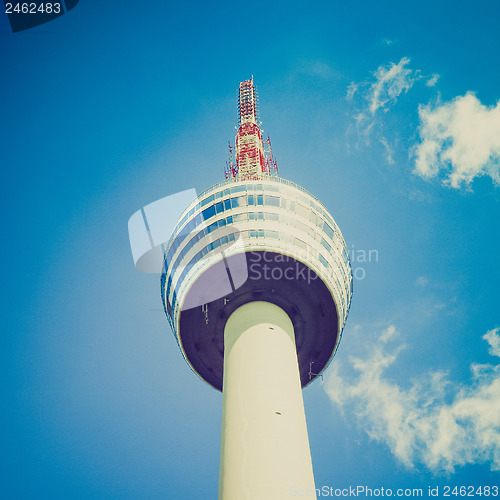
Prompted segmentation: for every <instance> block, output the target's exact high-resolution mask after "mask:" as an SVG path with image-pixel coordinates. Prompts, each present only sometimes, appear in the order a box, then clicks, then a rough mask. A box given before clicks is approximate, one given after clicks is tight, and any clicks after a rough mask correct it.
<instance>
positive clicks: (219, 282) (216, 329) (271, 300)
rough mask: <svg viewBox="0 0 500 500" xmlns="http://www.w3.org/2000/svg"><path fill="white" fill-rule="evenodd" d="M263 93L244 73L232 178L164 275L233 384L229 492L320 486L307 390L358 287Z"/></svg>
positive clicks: (228, 391) (195, 348)
mask: <svg viewBox="0 0 500 500" xmlns="http://www.w3.org/2000/svg"><path fill="white" fill-rule="evenodd" d="M257 102H258V101H257V92H256V89H255V87H254V84H253V79H250V80H247V81H244V82H242V83H240V86H239V92H238V104H239V106H238V108H239V127H238V130H237V134H236V140H235V147H234V151H233V148H230V153H231V157H230V159H229V161H228V164H227V166H226V180H224V181H222V182H219V183H218V184H215V185H214V186H212V187H210V188H209V189H207V190H206V191H204V192H202V193H201V194H200V195H199V196H198V197H197V199H195V200H193V201H192V203H191V204H190V205H189V206H188V207H187V208H186V209H185V211H184V212H183V214H182V215H181V217H180V219H179V222H178V223H177V226H176V227H175V229H174V230H173V232H172V236H171V238H170V240H169V242H168V244H167V245H166V248H165V260H164V268H163V273H162V277H161V293H162V299H163V304H164V308H165V312H166V314H167V318H168V320H169V323H170V325H171V327H172V330H173V332H174V335H175V338H176V340H177V343H178V345H179V348H180V350H181V352H182V354H183V356H184V358H185V359H186V361H187V363H188V364H189V366H190V367H191V368H192V369H193V371H194V372H195V373H196V374H197V375H198V376H199V377H200V378H202V379H203V380H204V381H205V382H207V383H208V384H209V385H211V386H212V387H214V388H215V389H217V390H219V391H222V392H223V415H222V442H221V463H220V479H219V499H225V500H237V499H240V498H241V499H243V498H244V499H247V498H248V499H256V500H263V499H267V498H269V499H271V498H272V499H273V500H275V499H280V498H288V497H289V496H290V495H291V494H293V491H294V490H293V488H296V489H297V491H298V490H299V489H300V490H302V491H305V490H314V478H313V473H312V465H311V457H310V452H309V444H308V437H307V428H306V424H305V414H304V407H303V401H302V393H301V388H302V387H304V386H306V385H308V384H309V383H311V382H312V381H313V380H314V379H315V378H316V377H317V376H318V375H320V374H321V373H322V371H323V370H324V369H325V368H326V367H327V366H328V364H329V362H330V361H331V360H332V358H333V356H334V354H335V351H336V349H337V347H338V345H339V342H340V338H341V334H342V330H343V328H344V324H345V322H346V319H347V315H348V312H349V306H350V302H351V296H352V271H351V265H350V262H349V258H348V253H347V249H346V245H345V242H344V239H343V237H342V234H341V232H340V230H339V228H338V226H337V224H336V223H335V221H334V220H333V218H332V217H331V215H330V214H329V213H328V210H327V209H326V208H325V206H324V205H323V204H322V203H321V202H320V201H319V200H318V199H317V198H315V197H314V196H313V195H312V194H310V193H309V192H307V191H306V190H305V189H303V188H302V187H300V186H298V185H297V184H294V183H293V182H290V181H288V180H285V179H282V178H280V177H278V175H277V166H276V161H275V160H274V158H273V156H272V153H271V144H270V140H269V138H268V139H267V140H266V141H264V140H263V138H262V132H261V130H260V127H259V122H258V112H257ZM233 153H234V156H233Z"/></svg>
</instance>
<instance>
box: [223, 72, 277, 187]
mask: <svg viewBox="0 0 500 500" xmlns="http://www.w3.org/2000/svg"><path fill="white" fill-rule="evenodd" d="M258 101H259V100H258V95H257V89H256V88H255V86H254V84H253V77H252V78H251V79H250V80H245V81H244V82H241V83H240V88H239V90H238V125H239V127H238V132H237V134H236V140H235V161H234V162H233V156H232V153H233V151H232V148H231V146H229V153H230V158H229V161H228V162H227V164H226V169H225V174H226V179H230V178H234V179H238V180H243V179H262V178H263V177H265V176H268V175H273V176H274V175H277V174H278V167H277V164H276V160H275V159H274V158H273V156H272V152H271V141H270V139H269V137H268V138H267V141H263V140H262V131H261V130H260V128H259V123H258V122H257V119H258ZM264 146H266V148H265V149H264Z"/></svg>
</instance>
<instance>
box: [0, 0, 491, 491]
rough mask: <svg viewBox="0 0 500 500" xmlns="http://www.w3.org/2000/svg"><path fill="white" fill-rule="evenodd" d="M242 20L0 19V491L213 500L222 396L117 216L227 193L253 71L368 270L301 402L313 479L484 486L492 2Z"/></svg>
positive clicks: (110, 11)
mask: <svg viewBox="0 0 500 500" xmlns="http://www.w3.org/2000/svg"><path fill="white" fill-rule="evenodd" d="M252 5H253V6H254V7H255V8H254V9H248V5H247V4H244V3H239V4H238V3H234V2H231V3H230V2H218V3H209V2H207V3H199V2H175V3H174V2H160V1H157V2H148V3H147V4H144V5H139V4H138V3H137V2H134V3H133V2H128V1H123V2H106V4H105V5H103V4H102V3H98V2H93V1H91V0H80V2H79V4H78V5H77V6H76V7H75V8H74V9H73V10H72V11H71V12H69V13H68V14H67V15H64V16H62V17H60V18H58V19H56V20H54V21H52V22H50V23H47V24H45V25H42V26H39V27H36V28H33V29H31V30H28V31H24V32H19V33H16V34H12V33H11V31H10V27H9V24H8V20H7V17H6V15H5V14H2V15H0V37H1V48H0V62H1V71H0V91H1V95H2V97H3V98H2V104H1V106H0V110H1V112H0V144H1V157H0V158H1V160H0V161H1V171H2V191H3V193H2V198H1V203H2V212H3V214H4V217H3V222H2V226H3V234H4V237H3V239H2V241H3V245H2V256H3V259H2V260H3V263H4V270H3V275H2V289H1V290H2V291H1V293H2V300H1V307H2V317H3V327H2V335H1V337H0V366H1V377H0V383H1V387H2V396H3V397H2V399H3V402H4V403H3V405H2V406H3V411H2V413H1V416H0V419H1V434H0V436H1V438H0V439H1V448H2V450H3V453H2V458H1V459H0V460H1V474H0V491H1V493H2V496H3V497H6V498H44V497H51V498H69V497H72V498H190V499H206V498H215V497H216V495H217V482H218V462H219V439H220V415H221V400H222V398H221V395H220V394H219V393H217V392H216V391H214V390H213V389H210V388H209V387H208V386H206V385H205V384H203V383H202V382H200V380H199V379H198V378H197V377H196V376H195V375H194V374H193V373H192V372H191V371H190V369H189V367H188V366H187V365H186V364H185V362H184V361H183V359H182V356H181V354H180V353H179V352H178V348H177V345H176V343H175V340H174V338H173V335H172V334H171V332H170V329H169V326H168V323H167V320H166V318H165V316H164V313H163V312H162V310H161V307H162V305H161V297H160V284H159V278H158V277H156V276H154V275H146V274H143V273H140V272H138V271H137V270H136V269H135V268H134V265H133V261H132V256H131V252H130V246H129V242H128V234H127V222H128V219H129V217H130V216H131V215H132V214H133V213H134V212H135V211H136V210H138V209H139V208H141V207H143V206H144V205H146V204H148V203H150V202H152V201H155V200H157V199H159V198H161V197H164V196H167V195H170V194H173V193H176V192H179V191H183V190H185V189H189V188H195V189H196V190H197V191H198V192H200V191H201V190H203V189H204V188H206V187H208V186H210V185H211V184H214V183H216V182H218V181H219V180H221V179H222V178H223V168H224V163H225V160H226V155H227V141H228V140H231V141H233V140H234V134H235V130H234V127H235V125H236V89H237V85H238V82H240V81H242V80H244V79H247V78H249V77H250V76H251V75H254V78H255V82H256V84H257V86H258V89H259V94H260V116H261V120H262V122H263V125H262V128H263V129H264V132H265V134H268V133H269V134H270V136H271V140H272V145H273V152H274V154H275V156H276V158H277V160H278V167H279V173H280V176H281V177H284V178H287V179H290V180H292V181H294V182H296V183H298V184H301V185H302V186H304V187H305V188H306V189H308V190H309V191H310V192H311V193H313V194H314V195H315V196H317V197H318V198H319V199H320V200H322V201H323V203H324V204H325V205H326V206H327V208H328V209H329V210H330V212H331V213H332V215H333V217H334V218H335V220H336V222H337V223H338V224H339V226H340V228H341V230H342V232H343V234H344V237H345V240H346V243H347V245H348V248H350V249H351V251H352V254H353V256H354V259H353V268H354V269H355V271H356V269H358V271H357V272H358V277H359V278H361V277H362V278H363V279H357V280H356V281H355V286H354V297H353V302H352V306H351V312H350V315H349V318H348V322H347V326H346V329H345V331H344V336H343V340H342V343H341V346H340V348H339V351H338V354H337V356H336V358H335V360H334V362H333V363H332V364H331V365H330V368H329V369H328V371H327V372H326V373H325V376H324V381H323V382H321V381H317V382H315V383H314V384H312V385H311V386H310V387H308V388H307V389H305V390H304V392H303V394H304V402H305V408H306V416H307V421H308V429H309V437H310V444H311V453H312V459H313V467H314V470H315V479H316V486H317V487H322V486H323V485H326V486H332V487H334V488H348V487H349V486H353V487H356V486H358V485H366V486H369V487H371V488H380V487H384V488H391V489H393V490H394V491H395V490H396V489H397V488H422V489H423V490H424V496H426V494H427V491H428V487H429V486H431V487H436V486H439V487H440V488H441V489H442V488H443V487H444V486H445V485H451V486H462V485H463V486H470V485H473V486H475V487H478V486H487V485H489V486H493V485H494V484H496V485H498V484H499V482H500V479H499V477H500V474H499V470H500V368H499V356H500V345H499V342H500V341H499V339H500V330H498V328H499V327H500V312H499V307H498V303H499V288H498V283H499V280H500V265H499V262H498V255H500V237H499V233H500V223H499V215H500V183H499V177H498V176H499V171H500V139H499V137H500V108H499V105H498V102H499V100H500V90H499V81H500V66H499V65H498V61H497V59H498V51H499V49H500V34H499V32H498V29H497V23H498V17H499V14H500V6H499V4H498V3H497V2H494V1H484V0H480V1H476V2H474V3H473V4H471V3H469V2H457V1H454V2H448V1H441V2H422V1H420V2H391V1H385V2H367V1H362V2H352V3H347V2H309V3H307V4H304V3H303V2H273V3H272V4H271V5H270V4H269V3H266V2H253V3H252ZM369 250H372V251H375V253H373V252H372V259H371V262H364V261H363V252H365V253H366V252H368V251H369ZM375 256H376V258H375ZM441 491H443V490H441Z"/></svg>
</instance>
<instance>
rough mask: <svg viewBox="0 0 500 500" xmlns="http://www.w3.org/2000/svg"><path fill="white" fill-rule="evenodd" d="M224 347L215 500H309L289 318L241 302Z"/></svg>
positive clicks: (307, 461) (306, 453) (303, 422)
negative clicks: (299, 499)
mask: <svg viewBox="0 0 500 500" xmlns="http://www.w3.org/2000/svg"><path fill="white" fill-rule="evenodd" d="M224 344H225V345H224V380H223V410H222V441H221V459H220V475H219V500H239V499H259V500H266V499H269V500H271V499H272V500H276V499H281V498H288V497H290V496H291V495H292V496H293V495H294V494H295V495H296V494H298V492H299V491H300V492H303V493H302V494H304V492H306V491H307V492H308V495H309V496H308V498H316V496H315V494H314V477H313V470H312V463H311V454H310V451H309V439H308V436H307V427H306V418H305V413H304V403H303V399H302V391H301V383H300V377H299V370H298V363H297V353H296V346H295V333H294V328H293V324H292V322H291V320H290V318H289V317H288V315H287V314H286V313H285V312H284V311H283V310H282V309H281V308H280V307H278V306H276V305H274V304H271V303H269V302H262V301H258V302H250V303H247V304H245V305H243V306H241V307H239V308H238V309H236V310H235V311H234V312H233V313H232V314H231V316H230V317H229V319H228V321H227V323H226V327H225V331H224Z"/></svg>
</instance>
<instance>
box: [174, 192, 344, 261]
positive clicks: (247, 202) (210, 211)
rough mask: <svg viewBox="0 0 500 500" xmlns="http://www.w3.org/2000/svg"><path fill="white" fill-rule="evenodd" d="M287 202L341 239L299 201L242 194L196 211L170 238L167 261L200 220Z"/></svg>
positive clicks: (296, 224)
mask: <svg viewBox="0 0 500 500" xmlns="http://www.w3.org/2000/svg"><path fill="white" fill-rule="evenodd" d="M236 187H237V188H241V187H244V185H243V186H242V185H239V186H236ZM212 196H213V195H212ZM287 203H288V205H289V207H288V208H289V209H290V211H293V212H295V213H296V214H297V215H300V216H302V217H304V218H307V219H309V220H311V222H312V223H313V225H314V226H316V227H318V228H321V229H323V231H324V232H325V233H326V234H327V235H328V237H329V238H330V239H331V240H333V239H334V238H335V237H336V239H337V240H338V242H339V243H340V242H342V241H343V240H342V238H341V236H340V233H336V231H335V230H334V229H333V227H332V226H331V225H330V224H328V222H326V221H325V220H323V219H322V218H321V217H320V216H319V215H318V214H316V213H315V212H314V211H313V210H311V209H309V208H306V207H304V206H303V205H301V204H300V203H295V201H291V200H286V199H285V198H279V197H278V196H272V195H267V194H264V195H262V194H258V195H242V196H235V197H233V198H227V199H225V200H221V201H219V202H217V203H214V204H213V205H211V206H209V207H207V208H206V209H204V210H202V211H201V212H200V213H198V214H197V215H196V216H195V217H193V218H192V219H191V220H190V221H189V222H188V223H187V224H186V226H185V227H184V228H183V229H182V231H181V232H180V233H179V234H178V235H177V236H176V237H175V238H174V239H173V240H172V242H171V244H170V246H169V248H168V252H167V261H168V262H170V261H171V260H172V257H173V255H174V254H175V252H176V251H177V249H178V248H179V246H180V245H181V244H182V242H183V241H184V239H185V238H186V237H187V235H188V234H189V233H191V232H192V231H193V230H194V229H195V228H196V227H197V226H199V225H200V224H202V222H204V221H208V220H210V219H211V218H212V217H215V216H216V215H219V214H222V213H224V212H225V211H227V210H232V209H236V208H240V207H243V208H245V207H249V206H270V207H275V208H278V207H281V208H287ZM235 217H236V216H235ZM241 220H242V219H241ZM290 221H293V225H295V226H300V229H301V230H302V231H305V232H309V231H310V229H309V228H307V226H306V225H305V224H302V223H301V222H300V221H297V220H294V219H288V220H287V221H285V220H284V222H286V223H290ZM235 222H236V220H235ZM334 227H336V226H334ZM174 234H175V233H174ZM342 246H343V245H342ZM346 255H347V254H346Z"/></svg>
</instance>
